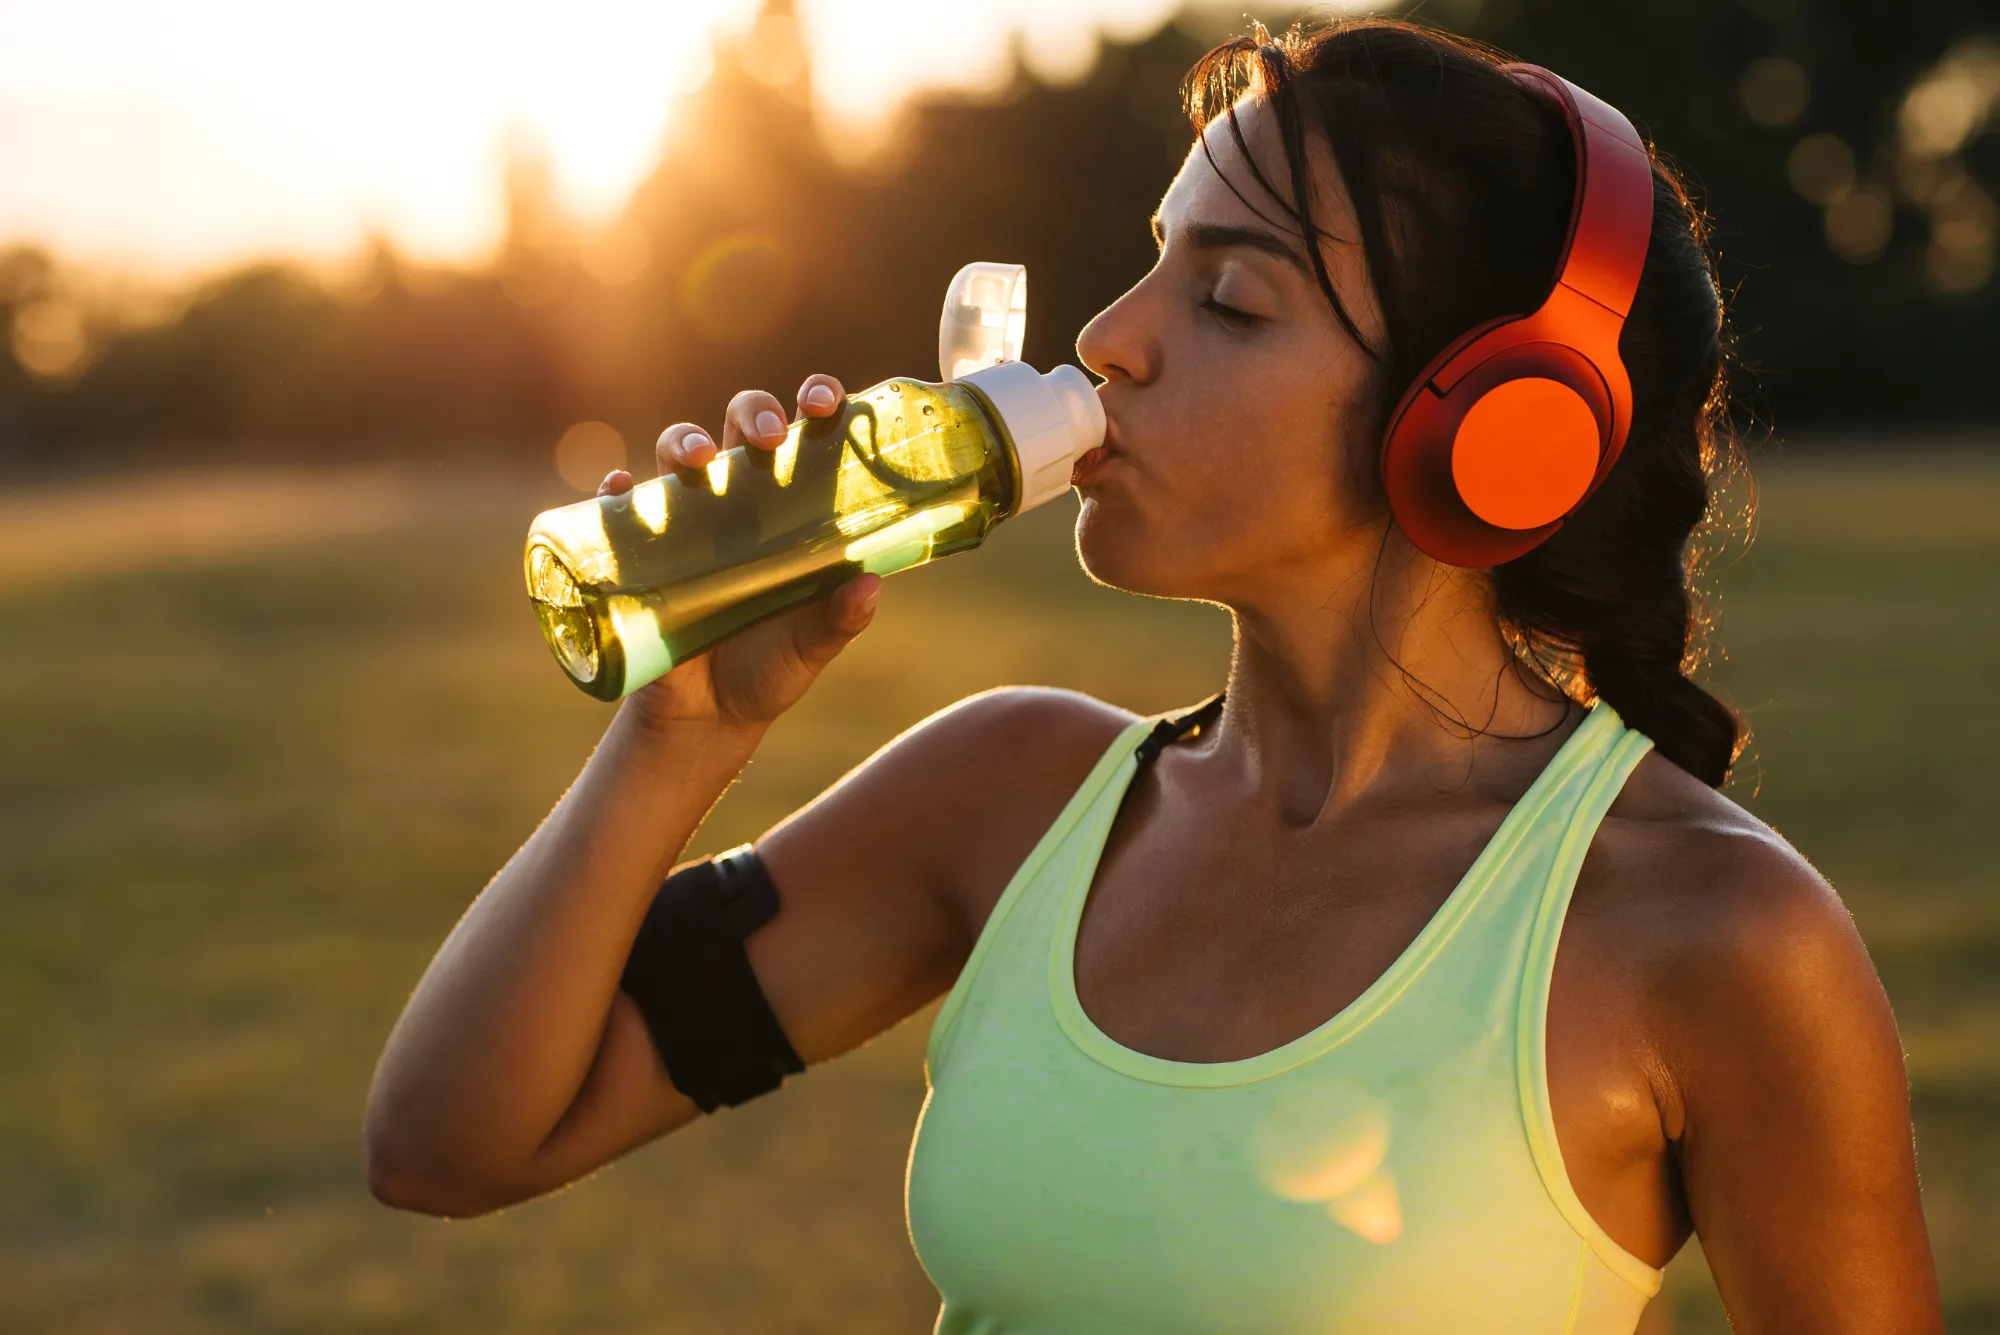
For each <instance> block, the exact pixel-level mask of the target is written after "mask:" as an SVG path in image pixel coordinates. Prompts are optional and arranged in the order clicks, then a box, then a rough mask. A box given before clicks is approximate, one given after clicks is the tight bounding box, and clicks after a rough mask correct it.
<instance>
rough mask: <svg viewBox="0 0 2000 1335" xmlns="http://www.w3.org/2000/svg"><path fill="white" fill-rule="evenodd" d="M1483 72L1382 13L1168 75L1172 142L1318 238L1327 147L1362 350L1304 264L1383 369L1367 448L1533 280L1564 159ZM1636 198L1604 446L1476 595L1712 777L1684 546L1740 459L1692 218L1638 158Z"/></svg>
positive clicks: (1571, 153)
mask: <svg viewBox="0 0 2000 1335" xmlns="http://www.w3.org/2000/svg"><path fill="white" fill-rule="evenodd" d="M1503 60H1504V57H1502V56H1500V55H1499V54H1498V53H1496V52H1493V51H1490V50H1488V49H1486V48H1483V47H1480V46H1478V45H1475V44H1474V43H1472V42H1469V41H1466V40H1464V39H1462V38H1458V37H1454V36H1451V35H1450V34H1447V33H1443V32H1438V31H1435V30H1432V29H1429V28H1424V27H1420V26H1418V25H1416V24H1414V23H1410V22H1406V21H1401V20H1394V19H1355V20H1345V21H1339V22H1335V23H1333V24H1331V25H1328V26H1326V27H1322V28H1319V29H1317V30H1312V31H1308V30H1306V29H1303V28H1301V27H1297V26H1295V27H1293V28H1292V29H1291V30H1290V31H1288V32H1286V33H1285V34H1284V35H1283V36H1281V37H1275V38H1274V37H1273V36H1272V35H1271V34H1270V33H1268V32H1267V31H1265V30H1264V28H1263V27H1262V26H1261V25H1260V26H1259V27H1258V28H1257V29H1256V31H1255V35H1254V36H1252V37H1245V38H1239V39H1237V40H1235V41H1232V42H1226V43H1224V44H1223V45H1221V46H1218V47H1216V48H1215V49H1214V50H1212V51H1210V52H1209V53H1208V54H1207V55H1205V56H1203V57H1202V59H1201V60H1200V61H1199V62H1198V63H1197V64H1196V65H1195V67H1194V68H1193V70H1191V71H1190V72H1189V74H1188V77H1187V81H1186V83H1185V84H1184V85H1183V91H1184V94H1185V97H1186V101H1187V108H1188V114H1189V117H1190V118H1191V119H1192V121H1193V122H1194V126H1195V130H1196V132H1197V133H1200V132H1201V131H1203V130H1205V129H1206V128H1207V126H1208V124H1209V123H1210V122H1211V121H1212V120H1214V119H1216V118H1217V117H1218V116H1227V117H1228V121H1229V124H1230V127H1231V129H1232V130H1233V131H1234V133H1235V134H1236V137H1237V139H1238V142H1239V146H1243V147H1245V150H1246V151H1245V153H1244V157H1245V160H1246V161H1249V162H1250V164H1251V165H1250V168H1249V170H1250V172H1251V174H1252V175H1253V177H1254V178H1255V180H1256V182H1257V184H1258V186H1260V187H1261V189H1262V191H1263V193H1265V194H1267V195H1269V196H1270V197H1271V199H1272V200H1273V201H1275V202H1277V203H1278V206H1279V207H1280V208H1281V209H1283V210H1284V211H1286V212H1288V213H1290V214H1291V215H1292V221H1293V223H1294V224H1295V225H1296V226H1298V227H1299V229H1300V230H1301V231H1302V232H1303V234H1304V235H1306V236H1308V237H1311V238H1314V239H1315V240H1316V239H1317V238H1318V237H1320V236H1324V235H1327V233H1326V232H1324V231H1323V230H1321V229H1319V228H1317V227H1316V226H1315V224H1314V222H1313V218H1312V212H1311V199H1310V195H1309V193H1308V190H1307V180H1308V178H1307V163H1308V157H1307V146H1308V129H1310V130H1311V131H1312V132H1313V133H1314V134H1317V135H1319V136H1322V137H1323V138H1324V141H1325V143H1326V144H1327V146H1328V147H1329V148H1330V149H1331V150H1332V154H1333V158H1334V161H1335V162H1336V163H1338V165H1339V168H1340V172H1341V175H1342V177H1343V179H1344V181H1345V184H1346V187H1347V191H1348V194H1349V195H1350V196H1351V198H1352V202H1353V206H1354V212H1355V220H1356V223H1357V225H1358V227H1359V230H1360V237H1359V240H1360V242H1361V245H1362V248H1363V252H1364V255H1365V257H1366V261H1367V265H1368V273H1369V277H1370V279H1371V280H1372V281H1373V283H1374V286H1375V291H1376V296H1377V299H1378V302H1379V304H1380V307H1381V310H1382V314H1383V317H1384V319H1383V323H1384V328H1385V338H1384V340H1383V342H1384V344H1385V346H1382V347H1371V346H1370V345H1369V342H1368V340H1367V339H1365V338H1363V337H1362V336H1361V333H1360V331H1359V329H1358V328H1357V327H1356V325H1355V322H1354V320H1353V319H1352V317H1351V316H1350V314H1349V312H1348V311H1347V309H1346V307H1345V306H1344V305H1343V304H1342V302H1341V300H1340V297H1339V295H1338V294H1337V293H1336V292H1335V291H1334V288H1333V283H1332V280H1331V278H1330V277H1329V275H1328V274H1327V272H1326V265H1325V261H1324V259H1323V258H1322V256H1321V254H1320V250H1319V247H1318V245H1316V244H1313V245H1308V246H1307V247H1306V250H1307V253H1308V255H1309V257H1310V258H1311V260H1312V263H1313V266H1314V270H1315V272H1316V274H1317V275H1318V279H1319V284H1320V287H1321V289H1322V290H1323V291H1324V292H1325V294H1326V297H1327V299H1328V301H1330V302H1331V303H1332V305H1333V309H1334V313H1335V315H1336V316H1337V317H1338V318H1339V319H1340V321H1341V323H1342V324H1343V325H1344V326H1345V327H1346V329H1347V331H1348V333H1349V334H1350V335H1352V336H1353V337H1354V339H1355V341H1356V342H1357V343H1358V344H1360V345H1361V346H1362V347H1363V348H1364V349H1366V350H1367V351H1368V352H1369V353H1370V355H1371V356H1373V357H1374V359H1375V360H1376V362H1377V363H1378V365H1379V367H1380V368H1381V370H1382V372H1383V379H1384V381H1385V382H1386V383H1385V391H1386V392H1385V393H1384V395H1383V396H1382V402H1381V404H1380V407H1379V414H1378V416H1377V418H1376V419H1375V422H1374V426H1375V429H1376V431H1377V433H1378V434H1379V432H1380V430H1381V428H1382V426H1383V425H1384V424H1385V423H1386V419H1387V415H1388V411H1389V408H1390V406H1391V405H1392V404H1393V402H1394V401H1395V399H1396V397H1397V396H1398V395H1400V393H1401V392H1402V390H1403V389H1404V388H1405V387H1407V386H1408V385H1409V384H1410V383H1411V382H1412V381H1414V380H1415V378H1416V376H1417V373H1418V372H1419V371H1420V370H1421V369H1422V368H1423V367H1424V366H1425V365H1426V364H1427V363H1428V362H1429V361H1430V360H1431V359H1432V358H1433V357H1435V356H1436V355H1437V354H1438V353H1439V352H1441V351H1442V350H1443V349H1444V347H1445V346H1446V345H1447V344H1448V343H1450V342H1451V341H1452V340H1453V339H1455V338H1457V337H1458V336H1459V335H1461V334H1463V333H1464V332H1465V331H1467V330H1468V329H1471V328H1472V327H1473V326H1475V325H1478V324H1481V323H1484V322H1485V321H1488V320H1491V319H1494V318H1496V317H1499V316H1504V315H1511V314H1524V313H1526V312H1528V311H1531V310H1533V309H1534V308H1535V307H1537V306H1539V305H1540V304H1541V301H1542V299H1543V297H1544V296H1546V295H1547V292H1548V289H1549V287H1550V285H1551V284H1552V283H1553V281H1554V278H1555V272H1554V270H1555V264H1556V257H1557V254H1558V252H1559V251H1560V249H1561V246H1562V241H1563V236H1564V233H1565V231H1566V230H1567V227H1568V222H1569V214H1570V207H1571V199H1572V195H1573V191H1574V189H1575V179H1576V165H1575V149H1574V147H1573V145H1572V143H1571V139H1570V133H1569V129H1568V126H1567V125H1566V124H1565V122H1564V119H1563V116H1562V113H1561V112H1560V111H1559V110H1557V109H1556V108H1555V107H1554V106H1553V105H1552V104H1549V103H1547V102H1546V101H1544V100H1543V99H1540V98H1538V97H1535V96H1533V95H1531V94H1530V93H1528V92H1527V91H1526V90H1525V89H1523V88H1522V87H1521V86H1520V85H1519V84H1517V83H1515V82H1514V80H1512V79H1510V78H1509V77H1507V76H1506V75H1505V74H1503V73H1501V72H1500V70H1499V65H1500V64H1501V63H1502V61H1503ZM1245 93H1250V94H1254V95H1255V96H1257V97H1258V98H1259V99H1260V100H1262V101H1263V102H1264V103H1266V104H1267V105H1268V106H1269V107H1270V109H1271V110H1272V112H1273V115H1274V119H1275V120H1276V123H1277V127H1278V129H1279V132H1280V135H1281V137H1282V141H1283V144H1284V152H1285V160H1286V167H1287V169H1288V171H1289V174H1290V180H1289V181H1288V182H1286V185H1287V186H1288V187H1289V189H1288V191H1287V192H1280V191H1278V190H1276V189H1274V188H1273V185H1274V183H1273V182H1271V181H1269V180H1267V179H1266V178H1265V176H1264V173H1263V172H1262V171H1261V170H1260V169H1259V168H1258V166H1257V165H1256V163H1255V161H1254V159H1252V158H1251V157H1250V154H1249V153H1248V151H1247V146H1244V145H1242V138H1243V132H1242V129H1241V127H1240V126H1239V125H1238V124H1237V121H1236V114H1235V109H1234V108H1235V101H1236V99H1237V98H1238V97H1239V96H1241V95H1243V94H1245ZM1231 185H1232V188H1235V187H1234V183H1233V182H1232V183H1231ZM1287 193H1288V194H1289V197H1290V200H1292V201H1295V204H1293V203H1286V202H1285V200H1286V195H1287ZM1238 194H1239V195H1241V194H1242V191H1241V190H1238ZM1653 200H1654V205H1653V232H1652V240H1651V245H1650V247H1649V249H1648V250H1647V253H1646V264H1645V269H1644V270H1643V272H1642V275H1641V277H1640V281H1639V289H1638V293H1637V296H1636V297H1635V298H1634V300H1633V303H1632V311H1631V314H1630V317H1629V318H1628V319H1627V320H1626V323H1625V328H1624V332H1623V334H1622V336H1621V337H1620V339H1619V344H1618V346H1619V352H1620V355H1621V356H1622V357H1623V359H1624V362H1625V365H1626V368H1627V370H1628V371H1629V372H1630V374H1631V378H1632V427H1631V431H1630V434H1629V435H1628V436H1627V438H1626V442H1625V448H1624V451H1623V453H1622V454H1621V455H1620V456H1619V459H1618V462H1617V464H1616V465H1615V466H1614V467H1613V468H1612V469H1611V471H1610V473H1609V474H1608V475H1607V476H1606V478H1605V480H1604V483H1603V485H1601V486H1600V487H1599V488H1598V489H1597V491H1596V492H1594V493H1593V494H1592V495H1591V497H1590V499H1589V500H1587V501H1586V502H1585V503H1584V504H1583V505H1582V506H1581V507H1580V508H1579V509H1578V510H1577V511H1576V513H1575V514H1573V515H1571V516H1570V517H1569V519H1568V520H1567V521H1566V522H1565V523H1564V524H1563V526H1562V528H1561V529H1559V530H1558V531H1557V532H1556V534H1555V535H1554V536H1553V537H1551V538H1550V539H1549V540H1548V541H1547V542H1545V543H1543V544H1542V545H1541V546H1539V547H1537V548H1536V549H1535V550H1534V551H1532V552H1530V553H1528V554H1527V555H1526V556H1522V557H1520V558H1518V559H1516V560H1513V561H1509V562H1507V563H1506V564H1504V565H1500V566H1496V567H1494V568H1493V571H1492V580H1493V591H1494V597H1495V606H1496V610H1497V612H1498V614H1499V619H1500V624H1501V627H1502V630H1503V633H1504V634H1505V635H1506V636H1507V638H1508V640H1509V642H1510V643H1511V644H1512V645H1513V646H1514V648H1515V651H1516V655H1517V660H1518V661H1520V662H1521V663H1522V664H1524V665H1525V666H1526V667H1527V668H1528V670H1529V671H1531V672H1533V673H1534V674H1535V675H1537V676H1538V677H1540V678H1541V679H1542V680H1544V681H1546V682H1548V683H1550V684H1551V685H1553V686H1555V687H1556V688H1558V689H1560V690H1562V691H1564V692H1565V693H1566V694H1568V695H1570V696H1571V697H1573V698H1576V699H1579V700H1581V701H1582V702H1584V703H1588V702H1589V701H1590V700H1591V699H1593V698H1597V697H1602V698H1603V699H1605V700H1607V701H1609V702H1610V704H1611V706H1612V707H1613V708H1614V709H1616V710H1617V711H1618V712H1619V714H1620V715H1621V716H1622V717H1623V718H1624V719H1625V721H1626V722H1627V723H1628V724H1630V725H1631V726H1632V727H1634V728H1637V729H1638V730H1639V731H1641V732H1643V733H1645V734H1646V735H1647V736H1648V737H1650V738H1651V739H1652V740H1653V743H1654V745H1655V746H1656V747H1657V748H1658V750H1659V751H1660V753H1661V754H1662V755H1664V756H1666V757H1667V759H1669V760H1671V761H1673V762H1674V763H1675V764H1677V765H1679V766H1680V767H1681V768H1682V769H1684V770H1686V771H1687V772H1688V773H1690V774H1692V775H1694V776H1695V777H1697V778H1699V779H1701V780H1702V781H1703V782H1705V783H1708V784H1711V785H1714V786H1720V785H1721V784H1722V783H1723V781H1724V780H1725V779H1726V778H1727V777H1728V774H1729V767H1730V766H1731V764H1733V763H1734V762H1735V759H1736V756H1737V754H1738V752H1739V751H1740V750H1741V748H1742V743H1743V739H1744V734H1743V728H1742V726H1741V724H1740V722H1739V720H1738V719H1737V717H1736V715H1735V714H1734V712H1732V711H1731V710H1730V709H1729V708H1728V706H1726V705H1724V704H1723V703H1722V702H1721V701H1720V700H1718V699H1716V698H1715V697H1714V696H1713V695H1711V694H1709V693H1708V692H1707V691H1706V690H1704V689H1702V688H1701V687H1700V686H1698V685H1696V684H1695V683H1694V682H1693V681H1691V680H1690V679H1689V677H1688V673H1689V672H1690V671H1692V670H1693V669H1695V668H1696V667H1698V666H1699V665H1700V662H1701V660H1702V657H1703V651H1704V648H1705V642H1706V639H1707V632H1708V630H1709V625H1710V622H1709V616H1708V612H1707V610H1706V608H1705V607H1704V606H1703V604H1702V602H1701V600H1700V599H1699V598H1697V597H1696V595H1695V594H1694V592H1693V589H1692V587H1691V586H1692V583H1693V579H1694V576H1695V575H1696V573H1697V571H1698V568H1699V566H1700V564H1701V560H1702V557H1703V555H1704V552H1703V549H1702V545H1701V544H1699V543H1696V542H1695V541H1693V537H1694V534H1695V531H1696V529H1697V527H1698V526H1700V525H1701V524H1702V521H1703V519H1704V517H1705V516H1707V515H1709V513H1710V511H1711V508H1712V501H1713V500H1714V498H1715V495H1716V493H1717V491H1718V490H1719V488H1720V486H1721V484H1722V483H1723V481H1724V480H1725V475H1727V474H1729V473H1731V472H1733V471H1735V470H1736V469H1738V468H1740V467H1741V451H1740V449H1739V448H1738V446H1737V442H1736V437H1735V433H1734V431H1733V429H1732V427H1731V424H1730V420H1729V411H1728V393H1727V380H1726V374H1725V369H1726V361H1727V358H1726V344H1725V325H1724V321H1723V311H1722V300H1721V296H1720V293H1719V291H1718V288H1717V284H1716V279H1715V269H1714V264H1713V261H1712V258H1711V256H1710V253H1709V249H1708V245H1707V233H1706V221H1705V219H1704V217H1703V215H1702V213H1701V211H1700V210H1699V209H1698V208H1697V207H1696V206H1695V205H1694V204H1693V203H1692V202H1691V200H1690V197H1689V194H1688V191H1687V189H1686V187H1685V186H1684V185H1683V184H1682V183H1681V181H1680V179H1679V177H1678V176H1677V175H1676V174H1675V173H1674V171H1673V170H1672V168H1671V167H1669V166H1668V165H1666V164H1665V163H1663V162H1661V161H1660V160H1659V157H1658V155H1657V154H1654V162H1653ZM1245 202H1246V203H1249V202H1250V201H1249V200H1248V198H1247V197H1246V198H1245ZM1251 207H1252V208H1256V207H1257V206H1256V205H1255V204H1251ZM1365 453H1366V457H1365V458H1363V459H1358V460H1357V461H1356V463H1357V466H1358V467H1359V468H1360V469H1361V470H1363V473H1364V476H1363V477H1362V478H1361V479H1359V480H1361V481H1362V482H1364V483H1366V484H1368V485H1372V486H1373V488H1374V489H1375V490H1376V492H1377V493H1378V494H1379V492H1380V477H1379V474H1378V472H1377V471H1376V469H1377V460H1376V459H1375V457H1374V455H1373V452H1365Z"/></svg>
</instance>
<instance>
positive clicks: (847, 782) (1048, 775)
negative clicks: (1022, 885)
mask: <svg viewBox="0 0 2000 1335" xmlns="http://www.w3.org/2000/svg"><path fill="white" fill-rule="evenodd" d="M1135 718H1136V716H1135V715H1133V714H1132V713H1130V712H1129V711H1127V710H1124V709H1120V708H1118V707H1117V706H1115V705H1110V704H1106V703H1105V702H1103V701H1101V700H1097V699H1093V698H1092V697H1090V696H1087V695H1084V694H1081V693H1079V692H1076V691H1064V690H1054V689H1049V688H1044V687H1023V686H1016V687H1005V688H1001V689H996V690H991V691H984V692H981V693H980V694H978V695H973V696H968V697H967V698H965V699H963V700H960V701H958V702H957V703H955V704H953V705H951V706H949V707H947V708H945V709H941V710H939V711H938V712H937V713H935V714H932V715H931V716H930V717H928V718H926V719H924V720H923V721H922V722H920V723H918V724H916V725H915V726H913V727H911V728H909V729H908V730H907V731H905V732H903V733H902V734H901V735H900V736H898V737H896V738H895V739H894V740H893V741H891V742H889V743H888V744H887V745H885V746H883V747H882V748H881V749H880V750H879V751H877V752H876V753H875V754H874V755H872V756H870V757H869V758H868V759H867V760H866V761H864V762H862V763H861V764H860V765H858V766H856V767H855V768H854V769H853V770H852V771H850V772H849V773H848V774H847V775H846V777H844V778H843V779H841V780H840V782H839V783H837V784H835V785H834V786H833V787H832V788H830V789H828V790H827V791H826V792H825V793H823V794H821V795H820V797H819V798H817V799H816V800H815V801H813V802H812V803H811V804H809V805H808V806H806V807H804V808H802V809H801V810H800V811H798V812H796V813H795V814H794V815H793V816H792V817H790V818H789V819H788V820H786V821H785V822H784V823H783V824H781V825H780V826H779V827H778V828H777V829H775V830H773V831H772V832H771V833H770V834H769V835H767V836H766V838H765V840H763V841H760V848H765V849H767V851H768V852H769V853H771V854H775V855H776V856H777V857H778V858H780V859H783V860H786V861H788V862H792V863H804V862H811V863H813V864H816V866H817V870H814V871H800V872H798V873H795V874H797V875H801V876H805V875H819V876H825V877H829V878H833V879H838V878H839V877H840V876H841V875H842V873H841V872H840V871H839V870H838V869H839V868H840V867H843V866H867V867H869V868H871V869H873V878H872V879H873V880H875V881H876V882H877V883H880V882H881V881H882V880H884V879H888V880H893V881H896V882H899V883H902V884H905V885H908V886H909V887H911V889H912V890H913V891H914V892H917V893H919V894H921V895H923V896H925V897H927V898H935V899H941V900H943V901H945V902H947V903H949V904H950V905H952V906H953V907H952V912H953V913H954V915H955V916H957V917H958V918H959V920H960V926H961V930H962V931H963V932H964V933H966V934H967V936H966V939H967V940H969V939H970V938H971V937H976V936H977V935H978V932H979V928H980V927H981V926H982V925H983V924H984V922H985V918H986V912H987V910H988V909H990V908H991V907H992V903H993V901H994V900H995V899H997V898H998V897H999V895H1000V892H1001V891H1002V890H1003V889H1005V887H1006V884H1007V881H1008V879H1009V878H1010V877H1011V876H1012V874H1013V871H1014V869H1015V868H1016V867H1018V866H1019V865H1020V863H1021V861H1022V860H1023V859H1025V858H1026V857H1027V856H1028V854H1029V853H1030V852H1031V851H1033V849H1034V846H1035V843H1036V842H1037V840H1039V839H1040V838H1041V835H1042V833H1043V831H1045V830H1046V829H1047V828H1048V827H1049V825H1050V824H1051V823H1052V822H1054V820H1055V819H1056V817H1057V816H1058V815H1059V814H1061V812H1062V809H1063V807H1064V805H1065V804H1066V803H1067V802H1068V800H1069V798H1070V795H1071V794H1072V793H1074V792H1075V791H1076V788H1077V786H1078V785H1079V784H1081V783H1082V782H1083V780H1084V778H1085V777H1086V776H1087V775H1088V774H1089V773H1090V771H1091V769H1092V767H1093V766H1095V765H1096V763H1097V761H1098V760H1099V759H1100V758H1101V757H1102V756H1103V755H1104V753H1105V750H1106V748H1108V747H1109V746H1110V745H1111V743H1112V741H1113V740H1114V739H1115V738H1116V737H1117V736H1118V734H1119V732H1120V731H1122V730H1123V729H1124V728H1126V727H1127V726H1129V725H1130V724H1131V723H1132V722H1134V721H1135Z"/></svg>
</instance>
